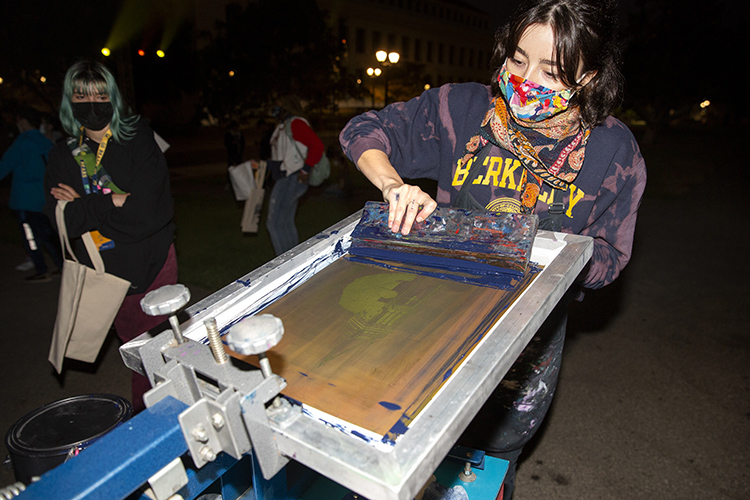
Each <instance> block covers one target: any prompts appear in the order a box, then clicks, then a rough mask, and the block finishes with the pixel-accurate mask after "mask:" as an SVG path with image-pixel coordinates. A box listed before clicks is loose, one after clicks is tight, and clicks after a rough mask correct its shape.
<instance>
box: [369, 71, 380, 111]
mask: <svg viewBox="0 0 750 500" xmlns="http://www.w3.org/2000/svg"><path fill="white" fill-rule="evenodd" d="M380 73H382V71H381V69H380V68H367V76H369V77H370V78H372V79H373V80H372V107H373V108H374V107H375V78H377V77H379V76H380Z"/></svg>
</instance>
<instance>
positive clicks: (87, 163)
mask: <svg viewBox="0 0 750 500" xmlns="http://www.w3.org/2000/svg"><path fill="white" fill-rule="evenodd" d="M110 137H112V132H111V131H109V130H108V131H107V133H106V134H105V135H104V138H102V142H101V143H100V144H99V147H98V148H97V151H96V154H94V152H93V151H91V148H89V146H88V144H87V143H86V141H85V136H84V131H83V128H81V134H80V135H79V137H78V138H75V137H70V138H68V146H69V147H70V151H71V153H72V154H73V157H74V158H75V159H76V162H77V163H78V166H79V167H80V168H81V180H82V181H83V188H84V189H85V191H86V194H91V193H103V194H109V193H120V194H122V193H124V192H125V191H123V190H122V189H120V188H118V187H117V186H116V185H115V183H114V182H112V178H111V177H110V176H109V174H107V171H106V170H105V169H104V165H102V164H101V161H102V157H103V156H104V151H105V150H106V149H107V143H108V142H109V139H110Z"/></svg>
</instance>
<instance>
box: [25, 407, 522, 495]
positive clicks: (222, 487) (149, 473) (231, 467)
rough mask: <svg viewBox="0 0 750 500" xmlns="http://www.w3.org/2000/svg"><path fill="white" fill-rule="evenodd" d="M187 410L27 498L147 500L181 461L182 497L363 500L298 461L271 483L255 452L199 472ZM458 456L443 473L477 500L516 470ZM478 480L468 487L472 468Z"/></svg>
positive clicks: (122, 434)
mask: <svg viewBox="0 0 750 500" xmlns="http://www.w3.org/2000/svg"><path fill="white" fill-rule="evenodd" d="M186 409H187V405H186V404H184V403H182V402H181V401H178V400H176V399H174V398H172V397H166V398H164V399H163V400H161V401H160V402H159V403H158V404H156V405H154V406H152V407H151V408H148V409H146V410H144V411H143V412H141V413H139V414H138V415H136V416H135V417H133V418H131V419H130V420H128V421H126V422H123V423H122V424H121V425H120V426H118V427H117V428H115V429H113V430H112V431H111V432H109V433H107V434H105V435H104V436H102V437H101V438H99V439H98V440H97V441H95V442H94V443H93V444H92V445H91V446H89V447H88V448H85V449H84V450H82V451H81V453H80V454H79V455H78V456H75V457H73V458H72V459H70V460H68V461H67V462H65V463H63V464H61V465H59V466H58V467H56V468H54V469H52V470H50V471H49V472H47V473H45V474H44V475H42V478H41V480H40V481H38V482H35V483H32V484H30V485H29V486H28V487H27V488H26V491H24V492H22V493H21V494H20V495H19V496H18V498H19V499H20V500H50V499H55V500H84V499H85V500H118V499H138V500H147V499H148V497H147V496H146V495H144V494H142V486H143V485H144V484H145V483H146V482H147V481H148V480H149V479H150V478H151V477H153V476H154V474H156V473H157V472H159V471H160V470H162V469H163V468H164V467H165V466H166V465H168V464H169V463H170V462H172V461H173V460H174V459H175V458H177V457H183V458H184V460H183V464H184V465H185V472H186V473H187V477H188V484H187V485H185V486H184V487H182V488H181V489H180V490H179V491H178V492H177V493H178V494H179V495H181V496H182V498H183V499H184V500H193V499H195V498H197V497H198V496H200V495H201V494H203V493H206V492H210V493H214V492H215V493H218V494H220V495H221V496H222V498H224V499H225V500H242V499H247V500H250V499H252V500H298V499H299V500H337V499H342V500H343V499H348V498H355V496H354V494H353V493H352V492H350V491H349V490H347V489H346V488H344V487H342V486H341V485H339V484H337V483H335V482H333V481H331V480H329V479H327V478H325V477H323V476H320V475H318V474H317V473H315V472H313V471H312V470H310V469H308V468H307V467H305V466H304V465H301V464H298V463H296V462H293V461H292V462H290V463H289V464H288V465H287V466H286V467H285V468H284V469H282V470H281V471H280V472H279V473H277V474H276V476H274V477H273V478H271V479H270V480H265V479H264V478H263V476H262V474H261V472H260V468H259V467H258V465H257V460H254V456H253V455H252V454H249V455H245V456H244V457H243V458H242V459H241V460H239V461H238V460H235V459H234V458H232V457H231V456H229V455H227V454H225V453H221V454H219V456H218V457H217V458H216V460H214V461H213V462H210V463H208V464H206V465H205V466H204V467H202V468H200V469H195V467H194V465H193V463H192V460H191V459H190V458H189V456H188V455H187V451H188V448H187V444H186V443H185V438H184V436H183V434H182V430H181V428H180V424H179V420H178V416H179V415H180V413H182V412H183V411H185V410H186ZM454 452H455V453H454V455H456V456H457V457H458V458H450V457H449V458H446V460H444V461H443V463H442V464H441V465H440V467H438V469H437V470H436V471H435V473H434V475H435V477H436V478H437V481H438V483H440V484H441V485H443V486H446V487H447V488H452V487H453V486H457V485H460V486H462V487H463V488H464V489H465V490H466V491H467V493H468V494H469V497H470V498H471V499H472V500H494V499H495V497H496V496H497V493H498V490H499V489H500V485H501V484H502V482H503V479H504V477H505V473H506V471H507V469H508V462H506V461H504V460H500V459H497V458H493V457H487V456H484V453H482V452H477V451H475V450H466V449H460V450H454ZM467 461H468V462H470V463H471V464H472V471H473V472H474V474H476V480H475V481H473V482H470V483H467V482H463V481H461V479H460V474H461V472H462V471H463V469H464V464H465V463H466V462H467Z"/></svg>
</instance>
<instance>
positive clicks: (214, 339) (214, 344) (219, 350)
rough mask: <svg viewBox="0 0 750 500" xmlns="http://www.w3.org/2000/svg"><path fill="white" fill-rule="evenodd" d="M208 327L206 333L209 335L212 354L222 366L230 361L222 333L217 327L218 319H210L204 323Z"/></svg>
mask: <svg viewBox="0 0 750 500" xmlns="http://www.w3.org/2000/svg"><path fill="white" fill-rule="evenodd" d="M203 324H204V325H205V326H206V332H207V333H208V345H209V347H211V352H212V353H213V355H214V359H215V360H216V362H217V363H219V364H220V365H223V364H224V363H226V362H227V361H228V360H229V357H228V356H227V352H226V351H225V350H224V344H223V343H222V342H221V333H219V329H218V328H217V327H216V319H215V318H208V319H206V320H205V321H203Z"/></svg>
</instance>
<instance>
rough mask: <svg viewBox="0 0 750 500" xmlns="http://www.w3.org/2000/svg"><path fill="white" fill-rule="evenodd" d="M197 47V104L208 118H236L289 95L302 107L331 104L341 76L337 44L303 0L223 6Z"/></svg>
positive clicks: (314, 9) (315, 10) (313, 6)
mask: <svg viewBox="0 0 750 500" xmlns="http://www.w3.org/2000/svg"><path fill="white" fill-rule="evenodd" d="M226 17H227V20H226V22H223V23H220V24H219V26H218V30H217V34H216V35H215V36H214V37H213V39H212V40H211V42H210V44H209V46H208V47H207V48H206V49H204V50H203V51H202V54H201V61H202V70H203V74H204V78H203V80H204V82H205V85H204V90H203V102H204V105H205V108H206V109H207V110H208V112H209V113H210V114H211V115H213V116H214V117H221V118H223V117H228V116H235V117H239V116H242V115H247V114H252V113H253V111H254V110H255V109H257V108H260V107H263V106H264V105H268V104H271V103H273V102H274V101H275V100H276V99H277V98H278V97H280V96H283V95H288V94H291V95H295V96H297V97H299V98H300V99H301V100H302V101H305V102H306V103H307V107H308V109H325V108H330V107H331V106H332V105H333V104H334V98H335V96H336V95H337V93H340V92H341V89H342V86H343V85H344V81H345V80H346V78H345V75H344V74H343V73H342V70H341V68H340V67H339V65H338V60H340V57H341V55H342V48H341V44H340V43H339V41H338V39H337V38H336V37H335V36H334V34H333V31H332V29H331V28H330V27H329V25H328V24H327V23H326V18H325V16H324V13H323V12H322V11H321V10H320V9H319V8H318V7H317V6H316V4H315V2H310V1H309V0H281V1H279V0H258V1H254V2H248V3H247V4H246V5H245V6H241V5H239V4H237V3H234V4H231V5H229V6H228V7H227V16H226Z"/></svg>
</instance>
